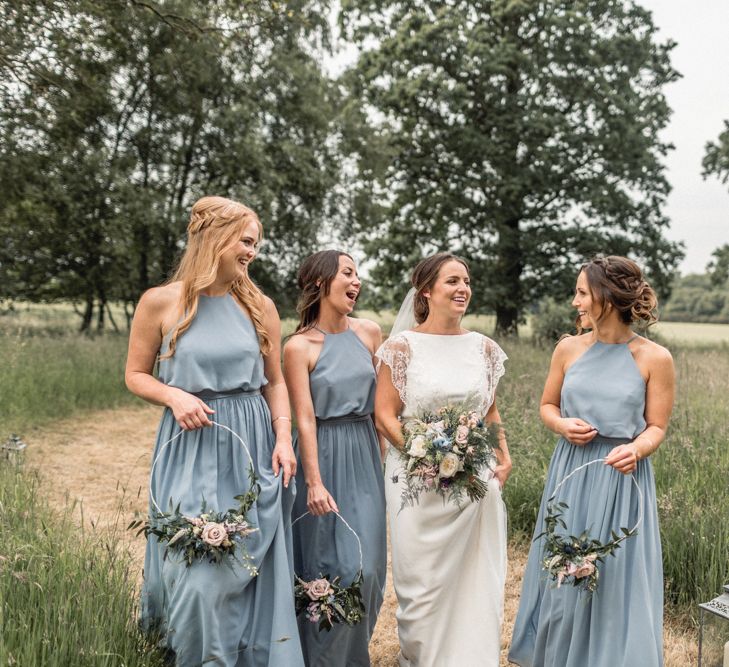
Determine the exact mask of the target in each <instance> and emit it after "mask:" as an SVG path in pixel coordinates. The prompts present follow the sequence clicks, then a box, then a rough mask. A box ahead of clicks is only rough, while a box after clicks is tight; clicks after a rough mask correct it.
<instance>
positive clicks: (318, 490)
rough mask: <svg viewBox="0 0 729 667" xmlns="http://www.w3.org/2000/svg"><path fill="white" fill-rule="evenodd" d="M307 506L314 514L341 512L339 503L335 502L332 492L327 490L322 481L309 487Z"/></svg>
mask: <svg viewBox="0 0 729 667" xmlns="http://www.w3.org/2000/svg"><path fill="white" fill-rule="evenodd" d="M306 506H307V507H308V508H309V512H310V513H311V514H313V515H314V516H323V515H324V514H329V512H337V513H339V508H338V507H337V503H335V502H334V498H332V494H331V493H329V491H327V490H326V488H325V487H324V485H323V484H322V483H321V482H320V483H319V484H313V485H312V486H310V487H309V491H308V494H307V496H306Z"/></svg>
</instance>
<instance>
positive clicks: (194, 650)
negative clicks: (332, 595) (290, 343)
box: [141, 393, 303, 667]
mask: <svg viewBox="0 0 729 667" xmlns="http://www.w3.org/2000/svg"><path fill="white" fill-rule="evenodd" d="M206 402H207V403H208V404H209V405H210V406H211V407H212V408H213V409H214V410H215V414H214V415H212V417H211V418H212V419H213V420H215V421H216V422H218V423H220V424H223V425H225V426H228V427H229V428H231V429H232V430H233V431H235V432H236V433H237V434H239V435H240V436H241V437H242V438H243V440H244V441H245V442H246V444H247V445H248V448H249V449H250V452H251V456H252V459H253V465H254V469H255V471H256V473H257V475H258V478H259V483H260V485H261V493H260V495H259V497H258V501H257V503H256V504H255V505H254V507H253V508H252V510H251V511H250V512H249V520H250V522H251V523H252V524H254V525H255V526H256V527H257V528H258V531H257V532H255V533H253V534H252V535H250V536H249V537H248V538H247V539H246V545H247V548H248V551H249V553H250V554H251V555H252V557H253V563H254V564H255V565H256V566H257V567H258V570H259V574H258V576H256V577H251V575H250V573H249V572H248V570H247V569H246V568H245V567H243V566H242V565H241V564H240V563H239V562H237V561H235V560H232V559H231V560H230V564H231V567H227V566H226V565H224V564H217V565H216V564H211V563H208V562H207V561H202V562H195V563H194V564H193V565H192V566H190V567H188V566H187V565H186V563H185V562H184V561H183V560H182V558H181V556H180V555H178V554H174V553H172V552H170V553H169V554H168V556H167V558H164V557H163V554H164V549H165V547H164V545H160V544H159V543H158V542H157V539H156V538H155V537H154V536H150V538H149V540H148V543H147V550H146V554H145V564H144V584H143V589H142V600H141V624H142V627H143V629H145V630H147V631H150V632H154V633H158V634H159V635H160V637H161V640H162V642H163V643H164V644H165V645H166V646H167V647H168V648H169V649H171V650H172V651H174V653H175V660H176V663H175V664H177V665H179V666H183V667H188V666H190V667H192V666H198V665H201V664H211V665H216V667H219V666H225V667H242V666H243V665H245V666H246V667H279V666H282V665H286V666H287V667H288V666H289V665H291V666H294V667H298V666H301V665H303V658H302V655H301V646H300V643H299V637H298V630H297V627H296V620H295V618H296V617H295V612H294V603H293V568H292V562H291V558H290V555H289V554H290V553H291V551H290V548H287V547H290V515H291V508H292V505H293V499H294V495H295V483H293V481H292V483H291V484H290V485H289V488H288V489H284V487H283V484H282V480H281V479H280V478H277V477H275V476H274V474H273V470H272V467H271V455H272V451H273V446H274V435H273V431H272V428H271V417H270V413H269V410H268V406H267V404H266V403H265V401H264V400H263V398H262V396H261V395H260V394H255V393H253V394H251V393H249V394H239V395H236V396H227V397H221V398H218V399H207V400H206ZM178 432H179V426H178V425H177V424H176V422H175V419H174V417H173V415H172V412H171V411H170V410H169V409H167V410H165V412H164V414H163V417H162V421H161V423H160V426H159V429H158V433H157V444H156V447H155V451H154V458H155V459H156V458H157V457H158V456H159V459H158V460H157V463H156V465H155V469H154V471H153V475H152V482H151V486H152V492H153V493H154V497H155V499H156V500H157V503H158V504H159V506H160V507H161V508H162V510H164V511H167V510H168V509H169V507H170V502H172V504H173V505H174V506H177V504H178V503H180V510H181V511H182V512H183V513H185V514H189V515H198V514H199V513H200V511H201V504H202V501H203V499H204V500H205V502H206V504H207V506H208V508H210V509H212V510H216V511H225V510H227V509H230V508H235V507H237V501H235V500H234V496H236V495H238V494H240V493H242V492H244V491H245V490H247V489H248V487H249V480H248V467H249V459H248V456H247V455H246V453H245V450H244V449H243V447H242V446H241V444H240V442H239V441H238V440H237V439H236V438H235V437H234V436H233V435H231V434H230V433H229V432H228V431H226V430H224V429H221V428H218V427H217V426H210V427H207V428H202V429H198V430H195V431H189V432H186V433H184V434H183V435H182V436H180V437H179V438H178V439H176V440H175V441H174V442H172V443H171V444H170V445H168V446H166V447H162V446H163V444H164V443H165V442H166V441H167V440H168V439H169V438H171V437H172V436H173V435H175V434H176V433H178ZM151 510H152V506H151V504H150V511H151Z"/></svg>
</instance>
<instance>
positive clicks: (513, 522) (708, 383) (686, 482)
mask: <svg viewBox="0 0 729 667" xmlns="http://www.w3.org/2000/svg"><path fill="white" fill-rule="evenodd" d="M504 348H505V350H506V351H507V353H508V354H509V357H510V359H509V361H508V362H507V374H506V376H505V377H504V379H503V381H502V382H503V384H502V385H501V387H500V389H499V399H498V400H499V410H500V412H501V415H502V418H503V420H504V423H505V424H506V426H507V435H508V438H509V448H510V450H511V454H512V458H513V459H514V470H513V473H512V476H511V478H510V480H509V484H508V485H507V486H506V489H505V494H504V495H505V501H506V504H507V507H508V510H509V523H510V528H511V532H512V535H514V536H516V537H523V538H525V539H530V538H531V535H532V531H533V530H534V522H535V519H536V514H537V509H538V506H539V500H540V497H541V493H542V488H543V484H544V479H545V476H546V469H547V466H548V463H549V459H550V457H551V454H552V450H553V448H554V444H555V441H556V437H555V436H554V435H553V434H551V433H549V432H548V431H547V430H546V429H545V428H544V427H543V426H542V425H541V424H540V422H539V417H538V405H539V398H540V396H541V392H542V387H543V384H544V379H545V377H546V374H547V370H548V365H549V354H550V353H549V351H544V350H539V349H538V348H534V347H533V346H531V345H529V344H526V343H523V342H516V341H512V342H505V343H504ZM672 353H673V356H674V361H675V364H676V370H677V397H676V404H675V408H674V412H673V416H672V418H671V424H670V427H669V432H668V437H667V439H666V441H665V442H664V443H663V444H662V445H661V447H660V449H659V450H658V452H656V453H655V454H654V455H653V457H652V461H653V465H654V469H655V474H656V491H657V501H658V512H659V519H660V525H661V542H662V545H663V568H664V578H665V594H666V599H667V601H668V602H669V603H671V604H673V605H675V606H676V607H678V609H679V610H680V611H681V612H685V613H688V614H689V615H691V616H692V617H694V618H695V617H696V614H697V609H696V604H697V603H698V602H700V601H705V600H709V599H711V598H712V597H714V596H715V595H717V594H718V593H719V592H720V590H721V586H722V585H723V584H724V583H726V582H728V581H729V524H727V516H728V512H729V482H727V480H729V401H727V396H729V355H727V354H726V350H725V349H722V348H690V347H686V348H681V347H678V348H673V349H672Z"/></svg>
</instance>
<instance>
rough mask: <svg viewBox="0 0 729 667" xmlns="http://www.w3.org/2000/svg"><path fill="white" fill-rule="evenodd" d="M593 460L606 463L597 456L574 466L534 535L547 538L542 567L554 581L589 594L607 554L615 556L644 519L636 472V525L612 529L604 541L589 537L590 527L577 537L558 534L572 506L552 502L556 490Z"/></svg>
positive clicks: (595, 586)
mask: <svg viewBox="0 0 729 667" xmlns="http://www.w3.org/2000/svg"><path fill="white" fill-rule="evenodd" d="M594 463H602V464H604V463H605V459H595V460H594V461H589V462H588V463H585V464H583V465H581V466H579V467H578V468H575V469H574V470H573V471H572V472H571V473H570V474H569V475H567V476H566V477H565V478H564V479H563V480H562V481H561V482H560V483H559V484H557V486H556V487H555V489H554V491H553V493H552V495H551V496H550V497H549V499H548V500H547V516H546V517H545V519H544V523H545V529H544V531H543V532H542V533H540V534H539V535H537V536H536V537H535V538H534V540H535V541H536V540H538V539H539V538H541V537H544V538H545V543H544V558H543V559H542V568H543V569H545V570H546V571H547V574H548V576H549V578H550V579H551V580H552V581H556V582H557V588H559V587H560V586H561V585H562V584H563V583H565V582H567V583H571V584H572V585H573V586H575V587H578V588H580V589H582V590H583V591H587V592H588V593H589V594H592V593H594V592H595V591H596V590H597V586H598V579H599V577H600V572H599V570H598V568H597V564H598V563H602V562H604V558H603V557H604V556H614V555H615V550H616V549H619V548H620V545H621V543H622V542H624V541H625V540H627V539H629V538H631V537H633V536H634V535H635V534H636V533H637V532H638V526H640V524H641V522H642V521H643V493H642V491H641V490H640V487H639V486H638V482H637V481H636V479H635V475H633V474H631V475H630V479H631V481H632V482H633V484H634V485H635V488H636V489H637V491H638V507H639V514H638V521H637V522H636V524H635V526H633V527H632V528H620V531H621V532H622V535H618V534H617V533H616V532H615V531H614V530H613V531H611V537H612V539H611V540H610V541H609V542H607V543H605V544H603V543H602V542H600V540H596V539H595V538H593V537H590V536H589V533H588V531H587V530H585V531H584V532H582V533H581V534H580V535H577V536H575V535H569V536H566V535H557V533H556V529H557V526H558V525H559V526H561V527H562V528H564V529H566V528H567V524H566V523H565V522H564V521H563V519H562V516H563V515H564V513H565V512H566V511H567V510H568V509H569V505H568V504H567V503H565V502H557V503H555V502H553V501H554V499H555V498H556V496H557V491H559V489H560V487H561V486H562V485H563V484H564V483H565V482H566V481H567V480H568V479H569V478H570V477H572V476H573V475H575V474H576V473H578V472H579V471H580V470H583V469H584V468H587V466H590V465H593V464H594Z"/></svg>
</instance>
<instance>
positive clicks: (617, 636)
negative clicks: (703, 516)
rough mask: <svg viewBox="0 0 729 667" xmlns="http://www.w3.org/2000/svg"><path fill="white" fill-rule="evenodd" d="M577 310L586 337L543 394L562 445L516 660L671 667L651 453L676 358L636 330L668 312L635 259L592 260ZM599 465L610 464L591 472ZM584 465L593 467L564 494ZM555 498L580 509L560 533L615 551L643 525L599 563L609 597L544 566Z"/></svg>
mask: <svg viewBox="0 0 729 667" xmlns="http://www.w3.org/2000/svg"><path fill="white" fill-rule="evenodd" d="M572 305H573V306H574V307H575V308H576V309H577V330H578V335H577V336H567V337H564V338H563V339H562V340H561V341H560V342H559V343H558V344H557V346H556V348H555V350H554V354H553V356H552V362H551V366H550V369H549V375H548V377H547V381H546V384H545V387H544V393H543V395H542V401H541V408H540V412H541V417H542V421H543V422H544V424H545V425H546V426H547V428H549V429H550V430H552V431H554V432H555V433H556V434H557V435H558V436H559V439H558V441H557V446H556V448H555V450H554V454H553V455H552V460H551V462H550V465H549V470H548V472H547V480H546V485H545V488H544V495H543V496H542V502H541V507H540V509H539V514H538V516H537V525H536V528H535V532H534V535H535V539H534V541H533V542H532V547H531V550H530V552H529V560H528V562H527V567H526V572H525V575H524V581H523V588H522V595H521V600H520V604H519V612H518V615H517V618H516V624H515V626H514V634H513V637H512V642H511V649H510V651H509V660H510V661H511V662H512V663H514V664H517V665H521V667H583V666H584V665H589V666H590V667H614V666H615V665H626V666H628V665H631V666H632V665H635V666H636V667H637V666H638V665H640V667H660V666H661V665H663V568H662V560H661V542H660V533H659V529H658V513H657V508H656V490H655V482H654V477H653V468H652V465H651V460H650V457H651V455H652V454H653V453H654V452H655V451H656V450H657V449H658V447H659V446H660V444H661V443H662V442H663V440H664V439H665V437H666V429H667V427H668V421H669V418H670V416H671V410H672V408H673V398H674V382H675V378H674V368H673V360H672V358H671V355H670V353H669V352H668V350H666V349H665V348H663V347H661V346H660V345H658V344H657V343H654V342H653V341H650V340H648V339H647V338H644V337H643V336H639V335H637V334H636V333H634V332H633V330H632V326H633V325H636V324H637V325H639V326H643V327H646V326H649V325H651V324H653V323H654V322H655V321H656V315H655V310H656V307H657V299H656V295H655V292H654V291H653V289H652V288H651V286H650V285H649V284H648V283H647V282H646V280H645V279H644V277H643V274H642V272H641V270H640V267H638V265H637V264H636V263H635V262H633V261H632V260H630V259H628V258H626V257H616V256H609V257H596V258H594V259H593V260H591V261H589V262H587V263H586V264H584V265H583V266H582V267H581V268H580V271H579V273H578V276H577V284H576V287H575V297H574V299H573V300H572ZM596 461H601V462H602V463H603V465H600V464H597V465H588V464H590V463H591V462H596ZM580 466H586V467H585V468H584V469H581V470H579V471H578V472H576V474H574V475H573V476H571V477H570V478H569V479H567V480H566V481H565V483H564V484H562V485H561V486H560V482H562V480H564V479H565V478H566V477H567V476H568V475H570V473H572V472H573V471H575V470H576V469H577V468H579V467H580ZM557 487H559V488H557ZM555 490H556V491H557V493H556V497H555V498H554V500H553V501H552V502H565V503H567V505H568V508H567V509H566V510H565V511H564V513H563V515H562V517H561V518H562V520H564V522H565V524H566V527H565V528H561V527H560V528H558V529H557V531H556V532H557V534H559V535H580V534H582V533H583V531H587V532H588V534H589V536H590V537H592V538H595V539H598V540H599V541H600V542H601V543H602V544H607V543H608V542H610V541H611V540H612V539H613V537H612V532H613V531H614V532H615V533H617V534H619V535H620V534H622V533H621V531H620V529H621V528H622V527H625V528H633V527H634V526H636V525H638V531H637V534H636V535H634V536H633V537H630V538H629V539H627V540H625V541H624V542H622V544H621V545H620V548H619V549H617V550H616V551H615V552H614V554H613V555H607V556H605V557H604V562H603V563H599V562H598V563H596V566H597V570H598V573H599V579H598V589H597V591H596V592H595V593H594V594H593V595H591V596H590V595H587V594H586V593H585V592H584V591H582V590H580V589H579V588H578V587H575V586H573V585H572V584H571V583H568V582H562V584H561V586H557V585H556V584H555V583H553V582H552V581H548V579H547V575H546V572H545V571H544V570H543V569H542V567H543V564H542V561H543V559H544V557H545V553H544V551H545V537H544V536H543V535H541V533H542V532H543V531H544V530H545V516H546V513H547V503H548V502H549V501H550V498H551V497H552V496H553V494H555ZM537 536H539V537H537ZM588 569H591V568H589V567H588ZM586 572H587V571H586Z"/></svg>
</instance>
